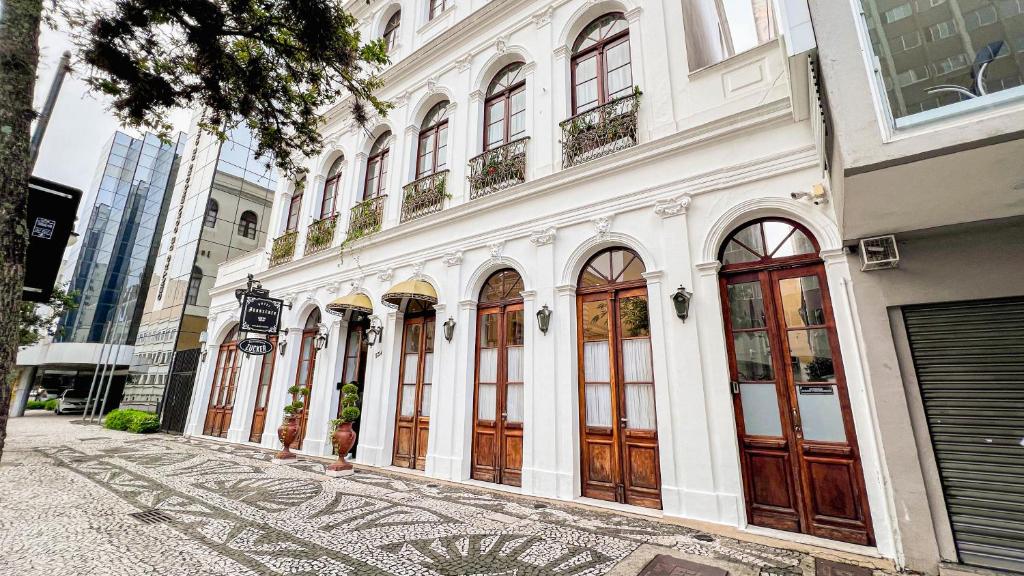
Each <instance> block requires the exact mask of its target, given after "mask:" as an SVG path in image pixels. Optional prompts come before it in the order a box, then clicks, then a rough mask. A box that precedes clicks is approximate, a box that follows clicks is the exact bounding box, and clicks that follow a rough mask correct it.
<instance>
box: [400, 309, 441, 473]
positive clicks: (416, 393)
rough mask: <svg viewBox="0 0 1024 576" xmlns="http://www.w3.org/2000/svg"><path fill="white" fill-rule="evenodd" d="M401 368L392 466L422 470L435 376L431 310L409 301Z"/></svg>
mask: <svg viewBox="0 0 1024 576" xmlns="http://www.w3.org/2000/svg"><path fill="white" fill-rule="evenodd" d="M403 307H404V308H405V318H404V321H403V324H404V328H403V331H402V364H401V366H400V367H399V370H398V382H399V386H398V413H397V414H396V418H395V448H394V454H393V456H392V464H394V465H395V466H401V467H403V468H415V469H417V470H424V469H425V468H426V466H427V444H428V442H429V440H430V398H431V388H432V383H433V376H434V332H435V330H434V322H435V313H434V306H433V304H431V303H429V302H425V301H423V300H417V299H410V300H408V301H407V302H406V303H405V304H403Z"/></svg>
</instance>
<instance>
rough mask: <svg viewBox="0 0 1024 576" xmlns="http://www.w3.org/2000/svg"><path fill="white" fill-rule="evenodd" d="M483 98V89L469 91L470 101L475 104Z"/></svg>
mask: <svg viewBox="0 0 1024 576" xmlns="http://www.w3.org/2000/svg"><path fill="white" fill-rule="evenodd" d="M483 99H484V92H483V90H473V91H472V92H470V93H469V101H470V102H473V103H474V104H475V103H477V102H480V101H481V100H483Z"/></svg>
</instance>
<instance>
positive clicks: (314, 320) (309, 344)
mask: <svg viewBox="0 0 1024 576" xmlns="http://www.w3.org/2000/svg"><path fill="white" fill-rule="evenodd" d="M319 324H320V310H313V311H312V312H310V313H309V316H308V317H307V318H306V324H305V326H304V327H303V329H302V340H301V341H300V343H299V365H298V367H297V368H296V370H295V385H296V386H299V387H305V388H306V389H307V393H306V396H305V397H300V396H299V395H297V394H295V395H293V396H292V401H295V400H302V401H303V402H305V404H306V405H305V408H303V409H302V410H300V411H299V412H297V413H296V414H295V415H296V417H297V418H298V425H299V435H298V440H297V441H296V442H297V444H296V446H295V447H296V449H302V442H303V441H304V440H305V439H306V423H307V422H308V420H309V400H310V399H311V398H312V397H313V374H314V373H315V372H316V353H317V349H316V335H317V333H318V332H319Z"/></svg>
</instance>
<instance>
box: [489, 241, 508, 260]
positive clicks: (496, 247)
mask: <svg viewBox="0 0 1024 576" xmlns="http://www.w3.org/2000/svg"><path fill="white" fill-rule="evenodd" d="M487 249H488V250H489V251H490V253H491V258H494V259H500V258H501V251H502V250H504V249H505V241H504V240H499V241H497V242H491V243H490V244H488V245H487Z"/></svg>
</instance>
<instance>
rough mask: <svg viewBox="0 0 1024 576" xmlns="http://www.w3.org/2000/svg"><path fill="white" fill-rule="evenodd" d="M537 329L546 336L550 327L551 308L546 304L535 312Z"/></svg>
mask: <svg viewBox="0 0 1024 576" xmlns="http://www.w3.org/2000/svg"><path fill="white" fill-rule="evenodd" d="M537 327H538V328H540V331H541V332H542V333H544V334H547V333H548V328H550V327H551V308H548V305H547V304H545V305H544V306H542V307H541V309H540V310H537Z"/></svg>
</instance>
